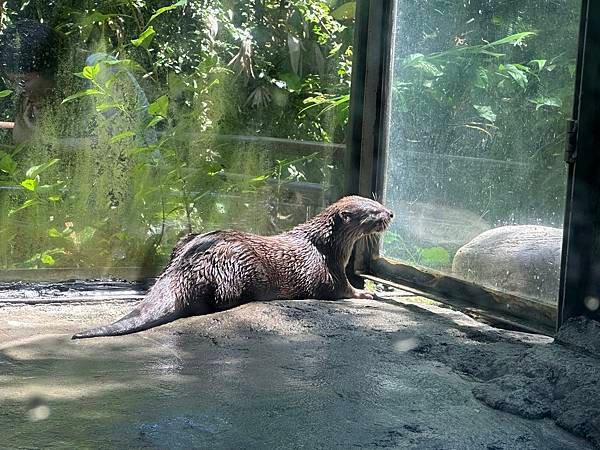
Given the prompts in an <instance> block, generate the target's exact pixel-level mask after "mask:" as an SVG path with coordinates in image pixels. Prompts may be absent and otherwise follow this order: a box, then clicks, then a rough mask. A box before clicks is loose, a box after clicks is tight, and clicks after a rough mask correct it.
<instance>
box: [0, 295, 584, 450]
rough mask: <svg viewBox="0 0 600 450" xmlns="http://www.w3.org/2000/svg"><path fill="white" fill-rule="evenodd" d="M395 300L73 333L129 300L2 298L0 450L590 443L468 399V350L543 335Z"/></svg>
mask: <svg viewBox="0 0 600 450" xmlns="http://www.w3.org/2000/svg"><path fill="white" fill-rule="evenodd" d="M405 300H406V301H405V302H404V303H397V302H379V301H365V300H348V301H340V302H318V301H311V300H307V301H275V302H270V303H253V304H248V305H244V306H242V307H239V308H236V309H233V310H230V311H226V312H223V313H218V314H214V315H211V316H203V317H194V318H188V319H181V320H179V321H176V322H174V323H172V324H169V325H166V326H163V327H159V328H156V329H153V330H149V331H147V332H143V333H139V334H135V335H130V336H122V337H116V338H97V339H91V340H82V341H71V340H70V336H71V335H72V334H73V333H74V332H76V331H80V330H82V329H86V328H88V327H91V326H95V325H100V324H104V323H107V322H110V321H112V320H113V319H116V318H118V317H120V316H121V315H122V314H124V313H125V312H127V311H129V310H130V309H131V307H132V303H127V302H124V301H118V302H110V303H106V302H105V303H102V302H100V303H91V302H88V303H80V304H72V305H64V304H55V305H35V306H32V305H22V306H17V305H4V306H2V307H0V381H1V383H0V430H2V433H1V437H0V448H10V449H13V448H27V449H31V448H77V449H84V448H103V449H106V448H128V449H130V448H160V449H163V448H164V449H189V448H310V449H317V448H326V449H330V448H340V449H349V448H382V447H383V448H415V449H490V450H492V449H495V450H498V449H516V448H518V449H586V448H592V446H591V444H590V443H589V442H587V441H584V440H582V439H580V438H578V437H575V436H574V435H572V434H570V433H568V432H567V431H565V430H563V429H562V428H559V427H558V426H556V425H555V423H554V422H553V421H552V420H551V419H548V418H544V419H539V420H529V419H524V418H522V417H519V416H517V415H513V414H509V413H506V412H502V411H498V410H495V409H492V408H490V407H488V406H486V405H484V404H483V403H481V402H480V401H478V400H477V399H476V398H475V396H474V395H473V390H474V389H475V388H477V387H479V386H481V385H482V380H481V379H479V378H478V376H477V375H476V374H475V372H474V371H475V369H477V368H478V367H480V366H481V365H484V364H487V363H485V362H484V360H481V359H479V358H480V355H483V354H486V355H492V356H491V357H493V358H495V357H497V356H498V354H499V353H498V352H502V354H503V355H513V354H516V353H517V352H519V351H525V350H527V349H532V348H536V347H545V346H548V345H550V344H551V341H552V340H551V339H550V338H546V337H542V336H535V335H527V334H521V333H516V332H508V331H502V330H497V329H494V328H491V327H488V326H486V325H482V324H480V323H477V322H475V321H474V320H472V319H470V318H468V317H466V316H465V315H463V314H461V313H458V312H455V311H451V310H449V309H446V308H440V307H438V306H435V305H432V304H428V303H427V302H421V303H419V299H405ZM415 300H416V303H415ZM457 352H458V353H457ZM444 355H446V356H444ZM450 357H451V360H452V361H453V362H449V358H450Z"/></svg>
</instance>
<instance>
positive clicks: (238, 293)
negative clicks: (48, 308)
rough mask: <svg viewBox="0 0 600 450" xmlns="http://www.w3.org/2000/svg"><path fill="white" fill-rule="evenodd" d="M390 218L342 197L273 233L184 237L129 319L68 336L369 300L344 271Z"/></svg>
mask: <svg viewBox="0 0 600 450" xmlns="http://www.w3.org/2000/svg"><path fill="white" fill-rule="evenodd" d="M392 217H393V214H392V212H391V211H389V210H388V209H386V208H384V207H383V206H382V205H381V204H380V203H378V202H376V201H374V200H370V199H367V198H363V197H358V196H351V197H344V198H342V199H341V200H339V201H337V202H336V203H334V204H332V205H330V206H329V207H328V208H326V209H324V210H323V211H322V212H321V213H319V214H318V215H316V216H315V217H313V218H312V219H310V220H309V221H307V222H305V223H303V224H301V225H298V226H296V227H295V228H293V229H292V230H290V231H288V232H286V233H283V234H279V235H276V236H258V235H255V234H251V233H244V232H241V231H232V230H226V231H213V232H210V233H206V234H202V235H198V234H190V235H188V236H186V237H184V238H182V239H181V240H180V241H179V242H178V243H177V245H176V246H175V248H174V249H173V252H172V254H171V260H170V262H169V264H168V265H167V267H166V268H165V270H164V272H163V273H162V274H161V275H160V277H159V278H158V280H157V281H156V283H155V285H154V286H153V287H152V288H151V289H150V291H149V292H148V294H147V295H146V297H145V298H144V300H143V301H142V302H141V303H140V304H139V305H138V306H137V307H136V308H135V309H134V310H133V311H132V312H131V313H130V314H128V315H127V316H125V317H123V318H122V319H120V320H118V321H117V322H115V323H113V324H111V325H107V326H104V327H99V328H95V329H92V330H89V331H85V332H82V333H78V334H76V335H74V336H73V339H80V338H88V337H97V336H115V335H121V334H129V333H135V332H137V331H142V330H145V329H148V328H152V327H155V326H158V325H162V324H164V323H168V322H171V321H173V320H175V319H178V318H180V317H185V316H190V315H198V314H208V313H211V312H215V311H219V310H223V309H228V308H231V307H234V306H238V305H241V304H243V303H247V302H250V301H261V300H272V299H276V298H281V299H304V298H317V299H324V300H325V299H329V300H332V299H339V298H351V297H358V298H372V297H371V296H370V295H369V294H366V293H364V292H363V291H360V290H357V289H355V288H353V287H352V286H351V285H350V283H349V282H348V279H347V277H346V274H345V267H346V265H347V264H348V260H349V258H350V253H351V251H352V247H353V245H354V243H355V242H356V241H357V240H358V239H360V238H361V237H363V236H366V235H370V234H373V233H378V232H381V231H383V230H384V229H385V228H386V227H387V226H388V225H389V223H390V221H391V219H392Z"/></svg>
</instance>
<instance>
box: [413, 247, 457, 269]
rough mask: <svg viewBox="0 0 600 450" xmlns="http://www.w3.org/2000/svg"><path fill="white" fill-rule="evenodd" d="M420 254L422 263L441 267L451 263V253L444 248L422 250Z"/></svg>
mask: <svg viewBox="0 0 600 450" xmlns="http://www.w3.org/2000/svg"><path fill="white" fill-rule="evenodd" d="M418 252H419V256H420V257H421V262H422V263H425V264H434V265H439V266H444V265H446V264H449V263H450V253H448V250H446V249H445V248H444V247H429V248H420V249H419V250H418Z"/></svg>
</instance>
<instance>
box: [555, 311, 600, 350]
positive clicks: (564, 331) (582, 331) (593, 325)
mask: <svg viewBox="0 0 600 450" xmlns="http://www.w3.org/2000/svg"><path fill="white" fill-rule="evenodd" d="M556 341H557V342H560V343H561V344H565V345H567V346H570V347H575V348H577V349H579V350H583V351H585V352H588V353H591V354H592V355H595V356H597V357H600V323H598V322H596V321H594V320H588V319H585V318H583V317H573V318H571V319H569V320H567V322H566V323H565V324H564V325H563V326H562V327H561V328H560V330H558V333H557V335H556Z"/></svg>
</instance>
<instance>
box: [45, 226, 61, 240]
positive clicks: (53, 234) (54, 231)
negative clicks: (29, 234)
mask: <svg viewBox="0 0 600 450" xmlns="http://www.w3.org/2000/svg"><path fill="white" fill-rule="evenodd" d="M48 236H50V237H53V238H59V237H62V233H61V232H60V231H58V230H57V229H56V228H50V229H49V230H48Z"/></svg>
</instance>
